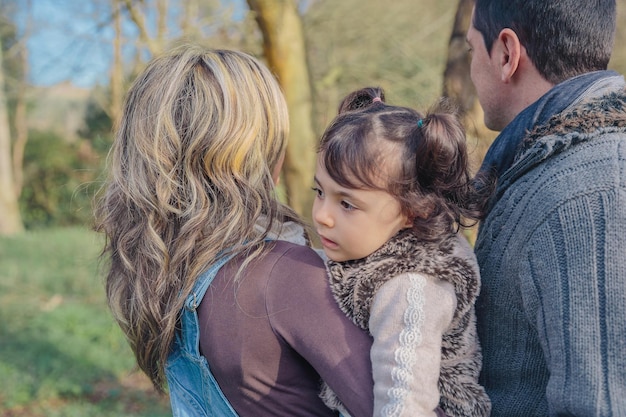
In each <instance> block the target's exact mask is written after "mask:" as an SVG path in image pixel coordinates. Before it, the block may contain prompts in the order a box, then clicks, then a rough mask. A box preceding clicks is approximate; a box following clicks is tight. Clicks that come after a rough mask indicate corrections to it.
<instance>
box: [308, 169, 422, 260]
mask: <svg viewBox="0 0 626 417" xmlns="http://www.w3.org/2000/svg"><path fill="white" fill-rule="evenodd" d="M313 190H314V191H315V192H316V193H317V196H316V198H315V201H314V202H313V223H314V225H315V229H316V231H317V233H318V235H319V236H320V238H321V241H322V246H323V248H324V252H325V253H326V255H327V256H328V257H329V258H330V259H332V260H333V261H336V262H343V261H348V260H352V259H360V258H364V257H366V256H367V255H369V254H371V253H372V252H374V251H375V250H377V249H378V248H380V247H381V246H382V245H383V244H384V243H385V242H387V241H388V240H389V239H390V238H391V237H393V236H394V235H395V234H396V233H398V232H399V231H400V230H401V229H404V228H407V227H411V222H410V221H409V219H408V218H407V216H405V215H403V214H402V212H401V210H400V204H399V203H398V201H397V200H396V199H395V198H394V197H393V196H391V195H390V194H389V193H386V192H384V191H380V190H359V189H351V188H344V187H342V186H340V185H339V184H337V183H336V182H335V181H334V180H333V179H332V178H331V177H330V176H329V175H328V172H327V171H326V168H325V167H324V166H323V164H322V163H321V162H320V160H319V159H318V163H317V169H316V171H315V187H314V188H313Z"/></svg>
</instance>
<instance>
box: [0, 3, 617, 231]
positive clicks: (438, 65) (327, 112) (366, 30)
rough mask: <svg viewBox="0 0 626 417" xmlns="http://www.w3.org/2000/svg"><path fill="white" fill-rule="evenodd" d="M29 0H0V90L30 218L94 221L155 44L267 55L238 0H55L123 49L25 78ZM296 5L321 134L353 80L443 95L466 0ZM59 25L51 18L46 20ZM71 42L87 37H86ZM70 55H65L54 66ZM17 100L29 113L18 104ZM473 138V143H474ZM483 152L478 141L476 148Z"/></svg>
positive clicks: (421, 97)
mask: <svg viewBox="0 0 626 417" xmlns="http://www.w3.org/2000/svg"><path fill="white" fill-rule="evenodd" d="M32 1H33V0H29V1H26V2H22V1H18V0H5V1H3V2H2V3H1V5H0V11H1V12H2V19H1V20H0V36H1V38H0V39H1V40H2V51H3V61H2V64H3V69H4V79H5V82H4V84H5V88H4V92H5V97H6V103H7V108H8V114H9V125H10V133H11V138H12V144H13V148H14V149H13V151H15V149H18V146H20V145H17V146H16V138H17V137H19V132H20V131H22V132H23V131H26V135H27V138H26V140H23V142H25V145H21V146H23V147H24V149H23V152H22V154H23V156H22V158H23V159H22V162H21V165H22V168H21V170H22V172H21V173H20V175H21V176H22V178H21V179H20V181H19V182H20V189H19V190H18V194H19V211H20V214H21V218H22V222H23V225H24V226H25V228H26V229H35V228H41V227H51V226H65V225H76V224H89V223H90V221H91V214H90V213H91V207H90V203H91V200H92V199H93V196H94V193H95V192H96V190H97V189H98V187H99V182H100V181H101V179H102V169H103V166H104V163H105V159H106V154H107V152H108V149H109V146H110V143H111V140H112V134H111V131H112V125H113V122H112V120H114V119H115V117H116V115H117V112H119V107H120V104H121V97H123V93H124V91H125V90H126V88H127V87H128V85H129V83H130V82H131V81H132V79H133V78H134V76H135V75H136V74H137V72H138V71H139V70H140V69H141V68H142V67H143V66H144V65H145V63H146V62H147V61H148V60H149V59H150V58H151V57H152V56H153V55H154V54H156V53H158V52H160V51H162V50H165V49H167V48H169V47H170V46H172V45H175V44H178V43H181V42H185V41H193V42H198V43H202V44H205V45H207V46H211V47H220V48H237V49H242V50H245V51H247V52H250V53H252V54H254V55H257V56H259V57H262V56H263V37H262V34H261V33H260V31H259V29H258V25H257V24H256V23H255V16H254V14H253V13H252V12H250V10H249V8H248V5H247V4H246V3H245V2H242V1H224V0H222V1H218V0H190V1H185V2H184V1H180V0H179V1H175V0H170V1H167V0H136V1H131V0H91V1H85V2H79V1H63V2H59V7H62V8H65V9H66V12H67V13H74V14H75V15H76V18H77V19H83V20H88V19H92V20H93V27H94V31H95V32H96V33H94V34H93V36H94V37H97V36H98V33H97V31H103V30H104V28H108V29H109V30H110V31H111V30H113V28H115V27H116V25H118V26H117V27H118V28H119V36H117V37H112V36H109V38H110V43H111V45H110V51H109V52H110V54H112V55H113V54H115V51H116V49H115V48H116V44H115V42H118V46H117V48H119V49H118V50H119V51H120V53H122V54H123V56H122V59H120V60H118V61H117V62H116V61H114V60H113V61H111V62H112V63H111V69H110V71H109V75H108V79H107V80H105V81H104V82H100V83H98V84H96V85H93V86H91V87H89V88H85V87H76V86H74V85H72V84H71V82H69V81H68V82H61V83H59V84H57V85H53V86H46V87H41V86H36V85H33V83H32V80H30V79H29V78H28V76H29V68H28V60H27V59H26V58H27V57H28V53H29V50H28V47H27V45H28V43H27V42H26V41H27V40H28V39H27V38H28V37H29V36H32V33H33V31H34V30H36V29H35V28H37V27H38V24H39V23H41V22H36V21H32V16H31V17H30V20H29V19H28V18H25V17H24V16H26V17H28V12H29V7H32ZM34 1H37V0H34ZM270 3H271V2H270ZM277 3H284V2H282V1H281V2H277ZM618 3H619V5H618V7H619V12H620V18H619V19H620V22H619V24H618V28H619V29H618V34H617V40H616V48H615V53H614V58H613V60H612V62H611V67H612V68H613V69H616V70H618V71H620V72H625V70H626V48H625V47H624V45H626V18H625V16H626V15H625V13H624V8H625V6H626V0H618ZM295 4H296V5H297V10H298V12H299V15H300V17H301V20H302V27H303V32H304V38H305V49H306V59H307V66H308V69H309V71H310V83H311V86H310V87H311V91H312V98H313V103H312V108H313V114H312V127H313V131H314V134H315V135H316V136H319V134H320V133H321V131H322V130H323V129H324V127H325V126H326V125H327V124H328V122H329V121H330V119H331V118H332V117H333V116H334V115H335V112H336V108H337V105H338V103H339V101H340V99H341V98H342V97H343V96H344V95H345V94H347V93H348V92H350V91H352V90H354V89H356V88H360V87H363V86H366V85H378V86H382V87H383V88H384V89H385V90H386V92H387V98H388V101H390V102H391V103H393V104H399V105H408V106H414V107H418V108H422V109H425V108H427V107H428V106H429V105H430V104H432V103H433V102H434V100H436V99H437V98H438V97H440V96H441V95H442V89H443V74H444V70H445V66H446V58H447V54H448V44H449V41H450V35H451V32H452V25H453V23H454V18H455V12H456V10H457V7H458V5H459V0H419V1H417V0H394V2H393V3H390V2H384V1H374V0H372V1H363V0H342V1H332V0H309V1H300V2H295ZM131 11H132V13H131ZM52 25H54V22H47V23H46V26H47V27H50V26H52ZM142 25H144V27H143V28H142ZM42 30H43V29H42ZM76 42H77V45H80V42H81V40H80V39H77V40H76ZM25 45H26V46H25ZM30 53H32V52H30ZM64 62H65V59H64V58H63V57H62V56H61V57H59V59H58V60H57V62H55V64H54V65H63V63H64ZM70 62H71V61H70ZM77 71H80V69H77ZM20 105H21V106H22V108H23V109H25V111H24V110H22V113H25V115H21V116H20V115H19V114H17V112H18V109H19V108H20ZM474 123H477V124H478V123H481V121H480V120H475V121H474ZM298 135H299V132H298V130H297V129H295V130H294V131H292V138H291V140H292V141H297V140H298V139H299V138H298ZM491 138H492V137H491ZM491 138H490V139H491ZM470 140H471V138H470ZM474 140H476V139H474ZM473 148H476V149H478V146H474V147H472V143H470V149H473ZM481 152H482V151H477V155H475V159H479V158H480V157H481V155H482V154H481ZM14 159H15V158H14ZM14 162H15V161H14ZM18 165H19V164H18ZM16 169H17V168H16Z"/></svg>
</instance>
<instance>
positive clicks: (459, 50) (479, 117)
mask: <svg viewBox="0 0 626 417" xmlns="http://www.w3.org/2000/svg"><path fill="white" fill-rule="evenodd" d="M473 6H474V1H473V0H459V4H458V6H457V11H456V16H455V19H454V27H453V28H452V34H451V36H450V43H449V45H448V59H447V62H446V69H445V71H444V74H443V96H444V97H448V98H450V99H451V100H452V101H453V102H454V103H455V104H456V105H457V106H458V109H459V112H460V116H461V117H462V118H463V123H464V125H465V128H466V130H467V134H468V142H469V143H468V148H469V149H470V151H471V155H470V156H471V157H472V158H471V159H472V167H473V168H474V169H477V168H478V167H479V166H480V164H481V163H482V160H483V158H484V156H485V153H486V152H487V149H489V146H490V145H491V142H493V139H494V138H495V137H496V132H494V131H492V130H489V129H487V127H486V126H485V123H484V120H483V111H482V108H481V107H480V103H479V102H478V96H477V95H476V89H475V88H474V84H473V83H472V80H471V79H470V60H471V58H470V55H469V52H468V47H467V42H466V40H465V36H466V34H467V30H468V28H469V25H470V21H471V18H472V8H473ZM473 144H475V146H472V145H473Z"/></svg>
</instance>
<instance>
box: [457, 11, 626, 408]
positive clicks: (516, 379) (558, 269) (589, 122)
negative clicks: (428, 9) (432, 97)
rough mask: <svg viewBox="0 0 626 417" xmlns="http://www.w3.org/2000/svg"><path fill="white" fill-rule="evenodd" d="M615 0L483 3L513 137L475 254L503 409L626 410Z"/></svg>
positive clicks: (501, 125)
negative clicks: (612, 67)
mask: <svg viewBox="0 0 626 417" xmlns="http://www.w3.org/2000/svg"><path fill="white" fill-rule="evenodd" d="M615 19H616V6H615V0H597V1H587V0H476V3H475V7H474V12H473V16H472V23H471V26H470V28H469V30H468V33H467V41H468V43H469V45H470V48H471V50H472V63H471V75H472V81H473V82H474V84H475V86H476V89H477V92H478V97H479V100H480V103H481V105H482V107H483V109H484V112H485V124H486V125H487V126H488V127H489V128H491V129H494V130H499V131H501V133H500V135H499V136H498V137H497V138H496V140H495V141H494V143H493V145H492V146H491V148H490V149H489V152H488V153H487V155H486V157H485V160H484V162H483V166H482V168H481V171H482V174H488V175H489V176H491V178H495V179H496V186H495V191H494V193H493V195H492V198H491V200H490V202H489V211H488V214H487V217H486V218H485V220H484V221H483V222H482V224H481V226H480V231H479V234H478V238H477V242H476V254H477V257H478V261H479V264H480V267H481V274H482V280H483V286H482V289H481V296H480V298H479V300H478V304H477V306H476V308H477V319H478V332H479V337H480V340H481V343H482V349H483V370H482V373H481V383H482V384H483V385H484V386H485V388H486V389H487V393H488V394H489V396H490V397H491V400H492V403H493V411H492V415H493V416H496V417H497V416H507V417H513V416H524V417H529V416H547V415H569V416H586V417H589V416H626V93H625V91H624V88H625V83H624V79H623V77H621V76H620V75H619V74H617V73H615V72H612V71H607V70H606V69H607V65H608V62H609V58H610V55H611V50H612V47H613V40H614V32H615Z"/></svg>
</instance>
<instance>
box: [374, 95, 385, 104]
mask: <svg viewBox="0 0 626 417" xmlns="http://www.w3.org/2000/svg"><path fill="white" fill-rule="evenodd" d="M376 102H378V103H382V102H383V99H382V98H380V97H374V98H373V99H372V104H373V103H376Z"/></svg>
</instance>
